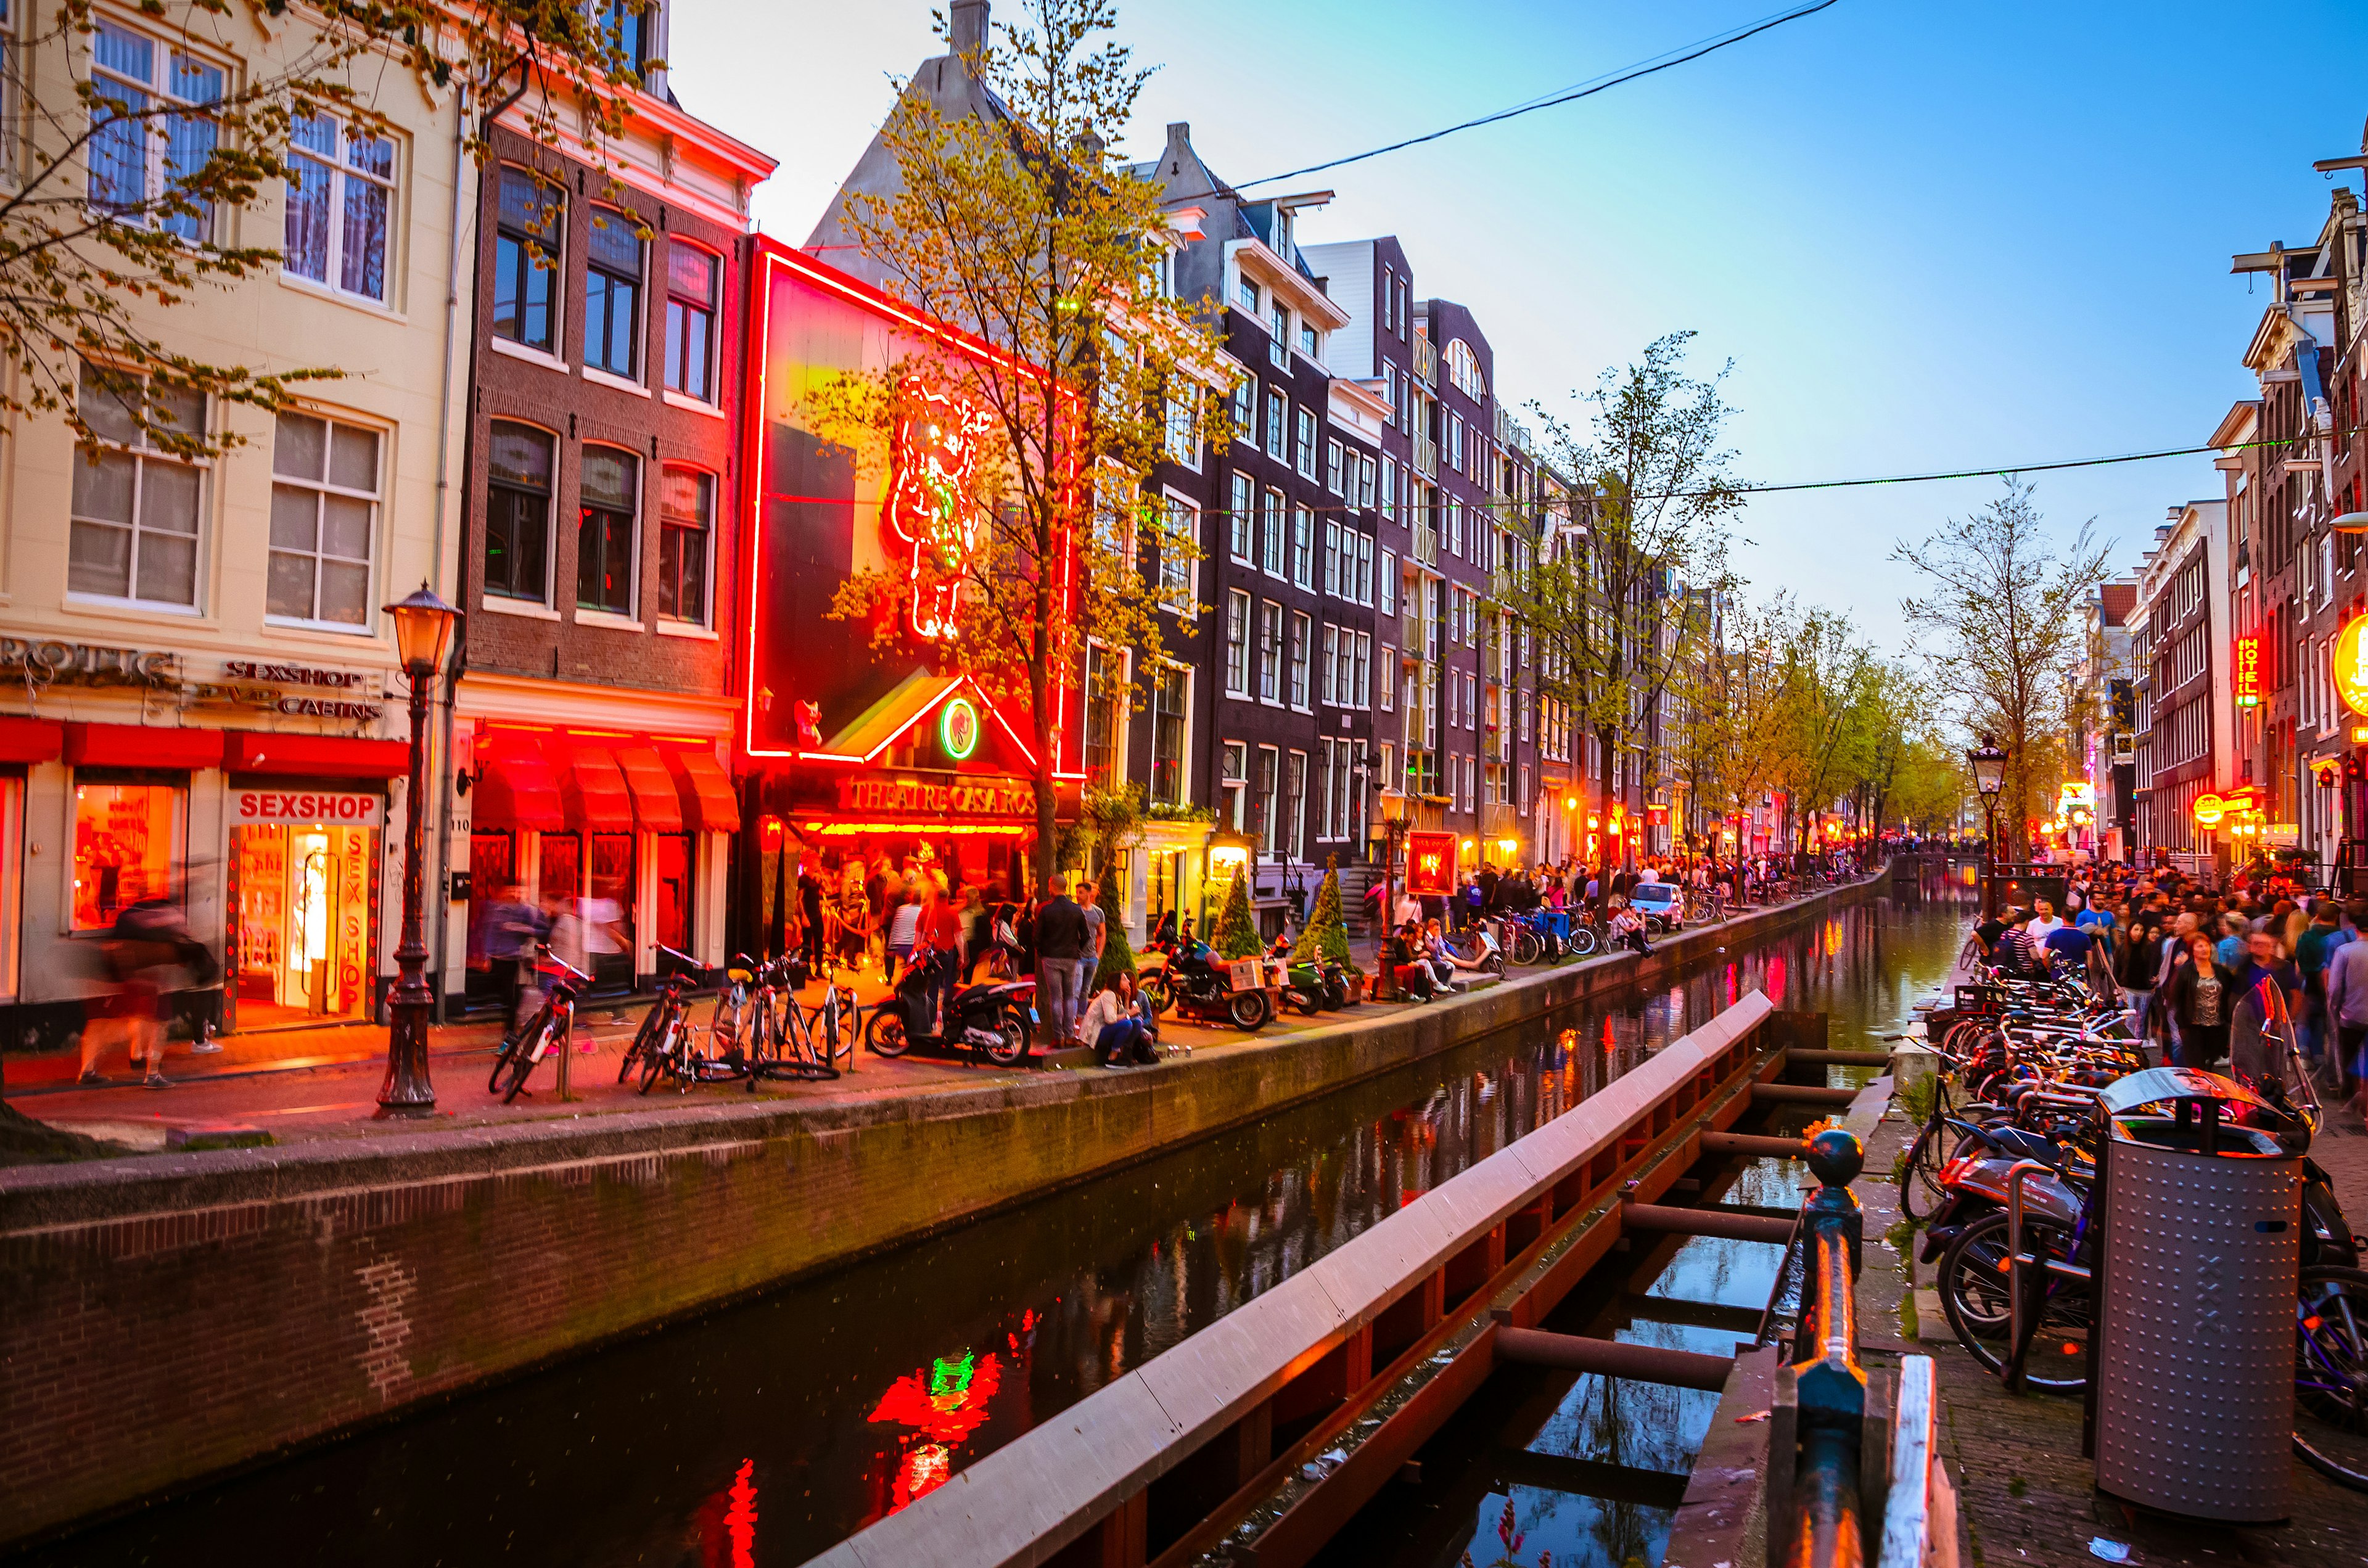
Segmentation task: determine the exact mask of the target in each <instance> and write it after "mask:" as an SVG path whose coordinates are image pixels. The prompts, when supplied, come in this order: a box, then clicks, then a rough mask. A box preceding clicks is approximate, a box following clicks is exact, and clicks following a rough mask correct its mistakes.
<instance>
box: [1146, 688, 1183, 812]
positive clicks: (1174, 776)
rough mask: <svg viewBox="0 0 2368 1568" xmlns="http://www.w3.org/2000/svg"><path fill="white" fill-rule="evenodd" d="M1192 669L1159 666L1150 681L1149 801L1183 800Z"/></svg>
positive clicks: (1165, 803)
mask: <svg viewBox="0 0 2368 1568" xmlns="http://www.w3.org/2000/svg"><path fill="white" fill-rule="evenodd" d="M1191 700H1192V672H1191V671H1190V670H1189V669H1187V668H1185V667H1184V666H1183V665H1160V666H1159V671H1158V674H1157V676H1156V678H1155V679H1154V680H1153V681H1152V684H1151V802H1152V804H1154V805H1156V806H1180V805H1182V804H1183V803H1184V772H1185V767H1186V766H1187V763H1188V760H1189V759H1188V758H1187V757H1186V756H1185V745H1186V742H1187V740H1188V738H1189V737H1190V718H1189V715H1190V712H1191Z"/></svg>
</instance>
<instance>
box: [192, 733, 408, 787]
mask: <svg viewBox="0 0 2368 1568" xmlns="http://www.w3.org/2000/svg"><path fill="white" fill-rule="evenodd" d="M229 739H230V745H229V747H228V749H227V750H226V751H225V752H224V753H223V756H222V766H223V767H226V768H228V769H229V770H230V771H231V772H233V773H273V774H280V775H283V776H284V775H290V774H311V775H315V776H317V777H320V778H401V777H402V776H403V775H404V774H406V773H408V772H410V771H411V743H410V742H409V741H366V740H357V739H355V738H353V737H352V736H350V735H270V734H263V733H258V732H256V731H253V730H233V731H232V732H231V733H230V737H229Z"/></svg>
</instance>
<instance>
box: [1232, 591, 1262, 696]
mask: <svg viewBox="0 0 2368 1568" xmlns="http://www.w3.org/2000/svg"><path fill="white" fill-rule="evenodd" d="M1252 613H1253V609H1252V606H1251V602H1250V596H1249V592H1248V590H1247V589H1244V588H1228V589H1226V590H1225V695H1226V696H1227V697H1238V698H1242V699H1247V698H1248V697H1249V695H1250V686H1251V680H1252V669H1251V666H1252V665H1253V664H1254V663H1255V660H1254V658H1253V656H1252V653H1251V650H1250V638H1251V633H1250V617H1251V615H1252Z"/></svg>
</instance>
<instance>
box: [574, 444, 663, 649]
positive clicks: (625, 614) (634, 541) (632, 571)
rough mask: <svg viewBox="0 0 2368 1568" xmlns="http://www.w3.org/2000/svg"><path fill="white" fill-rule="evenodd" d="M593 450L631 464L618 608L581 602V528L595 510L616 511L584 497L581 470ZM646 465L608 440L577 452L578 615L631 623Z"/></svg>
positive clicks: (637, 597)
mask: <svg viewBox="0 0 2368 1568" xmlns="http://www.w3.org/2000/svg"><path fill="white" fill-rule="evenodd" d="M596 451H611V452H615V453H617V454H618V455H620V457H622V458H623V459H624V460H626V461H627V462H630V463H632V465H633V470H632V475H633V483H632V499H633V509H632V513H631V515H630V516H629V517H627V518H626V528H625V547H624V561H625V564H626V572H625V603H624V607H623V608H617V607H615V606H612V605H605V604H587V603H586V602H585V599H584V529H585V527H586V522H587V520H588V514H590V513H592V512H594V511H598V512H600V513H603V514H610V515H612V514H614V513H615V511H616V508H615V507H613V506H594V505H593V504H592V503H590V502H589V501H587V500H586V498H585V494H584V470H585V467H586V462H587V460H589V458H590V456H591V454H592V453H594V452H596ZM648 463H649V460H648V459H646V458H644V457H643V456H642V454H641V453H639V452H637V451H635V450H633V449H632V448H631V447H620V446H618V445H617V444H615V443H614V442H611V441H586V442H584V443H582V444H581V445H580V446H578V447H577V449H576V453H575V611H576V613H577V614H578V615H579V616H581V615H583V614H584V613H585V612H586V611H589V612H590V613H592V614H594V615H606V616H618V617H621V618H622V619H627V620H631V619H633V612H634V608H635V607H636V606H637V605H639V604H640V603H641V592H642V572H641V564H642V525H643V522H644V521H645V520H646V519H645V518H644V517H643V514H644V513H645V512H646V511H647V510H648V508H649V467H648ZM604 537H605V536H604ZM607 553H608V552H607V551H606V549H605V548H604V549H603V550H602V551H601V556H602V561H603V563H604V564H605V563H606V560H607Z"/></svg>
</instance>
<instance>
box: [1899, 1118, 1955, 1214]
mask: <svg viewBox="0 0 2368 1568" xmlns="http://www.w3.org/2000/svg"><path fill="white" fill-rule="evenodd" d="M1940 1149H1941V1139H1940V1135H1939V1134H1938V1133H1937V1132H1935V1131H1933V1129H1932V1128H1931V1127H1930V1126H1929V1125H1928V1126H1927V1127H1926V1128H1925V1129H1924V1131H1921V1132H1919V1133H1918V1134H1917V1135H1916V1142H1915V1143H1914V1144H1913V1145H1911V1146H1910V1147H1909V1149H1908V1151H1907V1164H1905V1165H1901V1166H1900V1168H1899V1211H1900V1212H1901V1213H1902V1214H1905V1215H1907V1217H1908V1218H1909V1219H1911V1220H1929V1219H1930V1218H1931V1217H1932V1215H1933V1212H1934V1211H1935V1210H1938V1209H1939V1208H1940V1207H1941V1201H1942V1200H1943V1199H1946V1198H1947V1197H1948V1194H1947V1193H1946V1192H1944V1191H1943V1190H1942V1189H1941V1153H1940Z"/></svg>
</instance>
